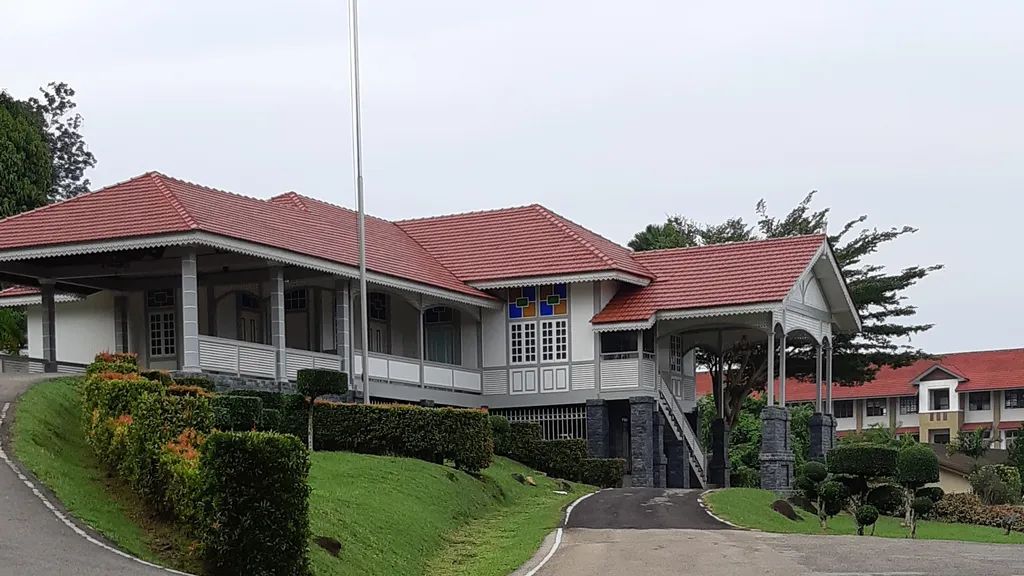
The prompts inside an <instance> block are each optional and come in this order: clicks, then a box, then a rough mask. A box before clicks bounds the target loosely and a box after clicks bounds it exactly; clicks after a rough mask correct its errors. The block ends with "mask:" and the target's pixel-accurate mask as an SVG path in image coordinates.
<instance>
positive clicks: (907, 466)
mask: <svg viewBox="0 0 1024 576" xmlns="http://www.w3.org/2000/svg"><path fill="white" fill-rule="evenodd" d="M896 481H897V482H898V483H899V484H900V486H902V487H903V509H904V523H906V524H907V525H908V526H910V532H911V533H914V531H915V527H914V522H916V519H915V517H914V513H913V512H914V510H913V507H912V506H911V503H912V501H913V498H914V495H915V494H916V493H917V491H918V490H920V489H921V488H923V487H924V486H925V485H926V484H931V483H933V482H938V481H939V458H938V457H937V456H936V455H935V452H934V451H933V450H932V449H931V447H930V446H928V445H927V444H909V445H907V446H904V447H903V448H901V449H900V451H899V454H898V455H897V456H896ZM939 497H940V498H941V495H940V496H939Z"/></svg>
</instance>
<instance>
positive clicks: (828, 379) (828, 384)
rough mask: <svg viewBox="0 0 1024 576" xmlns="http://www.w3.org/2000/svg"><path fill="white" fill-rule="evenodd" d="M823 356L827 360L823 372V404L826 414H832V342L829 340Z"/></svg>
mask: <svg viewBox="0 0 1024 576" xmlns="http://www.w3.org/2000/svg"><path fill="white" fill-rule="evenodd" d="M825 358H826V360H828V369H827V370H826V372H825V405H826V408H827V410H828V412H827V414H832V343H831V342H829V343H828V345H827V347H826V348H825Z"/></svg>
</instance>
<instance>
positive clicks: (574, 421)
mask: <svg viewBox="0 0 1024 576" xmlns="http://www.w3.org/2000/svg"><path fill="white" fill-rule="evenodd" d="M490 413H491V414H492V415H494V416H503V417H504V418H505V419H507V420H508V421H509V422H535V423H537V424H540V429H541V436H542V437H543V438H544V439H545V440H559V439H563V438H582V439H586V437H587V407H586V405H584V404H574V405H566V406H542V407H536V408H499V409H491V410H490Z"/></svg>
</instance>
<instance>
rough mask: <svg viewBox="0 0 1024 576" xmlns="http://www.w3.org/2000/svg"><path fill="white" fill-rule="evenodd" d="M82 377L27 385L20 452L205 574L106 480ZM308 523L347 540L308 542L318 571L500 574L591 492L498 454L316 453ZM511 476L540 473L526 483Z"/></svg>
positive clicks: (144, 543) (89, 509) (103, 520)
mask: <svg viewBox="0 0 1024 576" xmlns="http://www.w3.org/2000/svg"><path fill="white" fill-rule="evenodd" d="M75 382H76V381H75V380H74V379H68V378H64V379H59V380H54V381H50V382H45V383H42V384H39V385H37V386H35V387H33V388H31V389H30V390H29V391H28V392H26V393H25V395H24V396H23V397H22V398H21V400H20V401H19V402H18V404H17V407H16V410H17V413H16V419H15V441H14V447H15V454H16V455H17V456H18V458H19V459H20V460H21V461H22V462H23V463H24V464H25V465H26V466H27V467H28V468H29V469H30V470H32V472H33V473H35V474H36V476H38V477H39V479H40V480H41V481H42V482H44V483H45V484H46V485H47V486H49V487H50V489H51V490H53V492H54V493H55V494H56V495H57V497H58V498H59V499H60V500H61V501H62V502H63V503H64V505H65V506H66V507H67V509H68V510H69V511H70V512H71V513H72V514H73V515H74V516H76V517H77V518H79V519H81V520H83V521H84V522H85V523H87V524H89V525H90V526H92V527H93V528H94V529H96V530H97V531H99V532H100V533H102V534H104V535H105V536H106V537H107V538H109V539H110V540H112V541H113V542H114V543H115V544H117V545H118V546H119V547H120V548H121V549H123V550H125V551H126V552H129V553H131V554H134V555H136V556H139V557H140V558H143V559H146V560H150V561H154V562H159V563H161V564H164V565H167V566H171V567H174V568H178V569H185V570H190V571H194V573H197V572H195V571H197V570H198V567H197V565H196V560H195V558H194V557H192V556H191V555H189V554H188V546H189V542H188V541H187V540H186V539H184V538H182V537H181V535H180V534H179V533H178V532H177V531H176V529H175V528H174V527H173V526H169V525H167V524H164V523H161V522H159V521H158V520H156V519H153V518H150V517H148V516H147V515H146V514H144V513H141V512H140V511H141V510H142V509H143V508H142V507H141V506H140V503H139V502H138V501H137V500H136V499H135V498H134V497H133V496H132V494H131V493H130V492H129V491H127V490H125V489H123V488H121V487H120V486H119V485H118V484H117V482H116V481H115V480H114V479H111V478H108V477H107V475H106V474H105V473H104V471H103V470H102V469H101V468H100V467H99V464H98V463H97V462H96V460H95V458H94V457H93V455H92V450H91V448H90V447H89V445H88V444H87V443H86V442H85V436H84V432H83V431H82V426H81V422H82V417H81V413H80V409H79V404H78V402H79V398H78V390H77V388H76V387H75ZM312 464H313V465H312V471H311V473H310V486H311V487H312V489H313V490H312V496H311V500H310V525H311V528H312V532H313V535H314V536H326V537H330V538H334V539H336V540H338V541H339V542H341V544H342V548H341V552H340V554H339V556H338V557H334V556H331V555H329V554H328V553H327V552H326V551H324V550H323V549H322V548H320V547H319V546H318V545H316V544H315V543H313V542H311V543H310V549H311V557H312V561H313V567H314V573H315V574H316V575H317V576H334V575H345V576H348V575H357V574H358V575H364V574H365V575H367V576H373V575H382V576H383V575H388V576H392V575H394V576H404V575H424V576H460V575H467V576H468V575H472V576H489V575H494V576H499V575H501V576H503V575H505V574H508V573H509V572H511V571H512V570H514V569H515V568H517V567H518V566H520V565H521V564H522V563H523V562H525V561H526V560H528V559H529V558H530V556H531V555H532V554H533V553H534V551H535V550H536V549H537V547H538V546H539V545H540V543H541V541H542V540H543V538H544V536H545V535H546V534H548V533H549V532H550V531H551V530H552V529H553V528H554V527H555V526H556V525H557V524H558V521H559V519H560V517H561V515H562V510H563V509H564V508H565V506H567V505H568V504H569V503H570V502H571V501H572V500H574V499H576V498H579V497H580V496H582V495H583V494H585V493H586V492H587V491H589V490H594V489H593V488H590V487H585V486H579V485H573V490H572V492H570V493H569V494H568V495H559V494H555V493H554V490H557V489H558V485H557V484H556V482H555V481H553V480H551V479H549V478H546V477H544V476H542V475H540V474H534V473H532V472H531V471H530V470H529V469H527V468H525V467H523V466H521V465H519V464H518V463H516V462H513V461H511V460H507V459H504V458H495V462H494V464H493V465H492V466H491V467H490V468H488V469H487V470H484V471H483V473H482V475H481V477H479V478H476V477H473V476H470V475H468V474H465V473H462V472H459V471H456V470H453V469H451V468H448V467H445V466H438V465H436V464H429V463H427V462H423V461H420V460H413V459H408V458H387V457H379V456H366V455H360V454H350V453H344V452H317V453H315V454H313V457H312ZM513 473H519V474H522V475H523V476H531V475H532V476H533V478H534V480H535V481H536V482H537V486H536V487H532V486H524V485H522V484H519V483H518V482H516V481H515V480H514V479H513V478H512V474H513Z"/></svg>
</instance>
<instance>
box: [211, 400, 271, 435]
mask: <svg viewBox="0 0 1024 576" xmlns="http://www.w3.org/2000/svg"><path fill="white" fill-rule="evenodd" d="M212 404H213V414H214V426H215V427H216V428H217V429H218V430H230V431H234V432H247V431H250V430H256V429H258V428H259V427H260V424H261V421H262V419H263V402H262V401H261V400H260V399H259V398H252V397H249V396H214V397H213V401H212Z"/></svg>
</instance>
